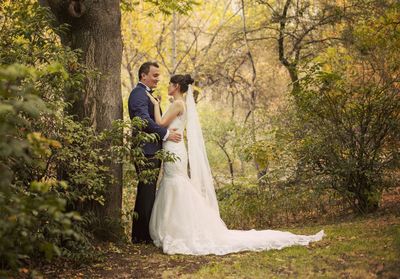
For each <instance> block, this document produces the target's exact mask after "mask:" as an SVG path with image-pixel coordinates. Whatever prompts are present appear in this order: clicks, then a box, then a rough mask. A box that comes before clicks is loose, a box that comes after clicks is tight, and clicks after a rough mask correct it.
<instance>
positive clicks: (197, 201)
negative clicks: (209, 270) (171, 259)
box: [148, 75, 324, 255]
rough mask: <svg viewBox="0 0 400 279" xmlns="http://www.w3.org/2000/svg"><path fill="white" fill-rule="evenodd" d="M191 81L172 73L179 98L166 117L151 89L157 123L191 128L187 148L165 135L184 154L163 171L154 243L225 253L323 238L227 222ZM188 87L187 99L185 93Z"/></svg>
mask: <svg viewBox="0 0 400 279" xmlns="http://www.w3.org/2000/svg"><path fill="white" fill-rule="evenodd" d="M192 83H193V79H192V78H191V76H190V75H175V76H173V77H172V78H171V80H170V84H169V88H168V95H170V96H173V98H174V102H173V103H172V104H171V106H170V107H169V109H168V111H167V112H166V113H165V114H164V115H163V117H161V114H160V107H159V103H158V101H157V100H156V99H155V98H154V97H152V95H150V94H148V95H149V98H150V100H151V102H152V103H153V104H154V114H155V119H156V122H157V124H158V125H160V126H163V127H169V128H176V129H178V131H179V132H180V133H182V134H183V132H184V129H185V128H186V132H187V141H188V152H187V151H186V147H185V144H184V142H183V141H181V142H178V143H175V142H172V141H165V142H164V145H163V148H164V149H165V150H168V151H170V152H173V153H175V154H176V155H178V157H179V158H180V160H177V161H176V162H166V163H164V175H163V177H162V178H161V183H160V187H159V190H158V192H157V196H156V200H155V203H154V207H153V211H152V215H151V219H150V228H149V229H150V236H151V238H152V239H153V241H154V244H155V245H156V246H157V247H160V248H162V249H163V251H164V253H166V254H190V255H207V254H216V255H224V254H228V253H233V252H239V251H245V250H246V251H260V250H269V249H282V248H284V247H288V246H292V245H308V244H309V243H310V242H312V241H318V240H320V239H322V237H323V236H324V232H323V231H320V232H319V233H317V234H315V235H310V236H306V235H295V234H292V233H289V232H283V231H274V230H263V231H257V230H249V231H240V230H229V229H228V228H227V227H226V225H225V223H224V222H223V221H222V219H221V218H220V215H219V209H218V203H217V199H216V195H215V190H214V186H213V180H212V176H211V171H210V167H209V163H208V159H207V155H206V151H205V146H204V140H203V134H202V132H201V127H200V123H199V120H198V116H197V112H196V108H195V102H194V99H193V92H192V87H191V84H192ZM186 92H187V96H186V101H185V98H184V95H183V94H184V93H186ZM188 161H189V168H190V177H189V176H188V171H187V170H188V167H187V166H188Z"/></svg>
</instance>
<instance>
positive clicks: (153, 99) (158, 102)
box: [147, 93, 160, 105]
mask: <svg viewBox="0 0 400 279" xmlns="http://www.w3.org/2000/svg"><path fill="white" fill-rule="evenodd" d="M147 96H149V98H150V101H151V102H152V103H153V105H159V104H160V101H159V100H158V99H156V98H154V97H153V95H151V94H150V93H147Z"/></svg>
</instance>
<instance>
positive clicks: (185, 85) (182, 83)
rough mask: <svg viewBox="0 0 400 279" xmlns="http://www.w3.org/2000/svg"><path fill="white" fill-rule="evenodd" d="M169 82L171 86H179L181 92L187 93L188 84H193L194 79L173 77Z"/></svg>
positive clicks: (179, 76) (183, 76)
mask: <svg viewBox="0 0 400 279" xmlns="http://www.w3.org/2000/svg"><path fill="white" fill-rule="evenodd" d="M170 82H171V83H173V84H179V86H180V88H181V92H182V93H185V92H186V91H188V88H189V84H193V82H194V79H193V78H192V77H191V76H190V75H189V74H187V75H174V76H172V77H171V79H170Z"/></svg>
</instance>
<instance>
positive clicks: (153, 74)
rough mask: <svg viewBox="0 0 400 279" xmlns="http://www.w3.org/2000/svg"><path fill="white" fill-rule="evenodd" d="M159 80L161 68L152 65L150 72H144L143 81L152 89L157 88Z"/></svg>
mask: <svg viewBox="0 0 400 279" xmlns="http://www.w3.org/2000/svg"><path fill="white" fill-rule="evenodd" d="M159 81H160V69H159V68H157V67H154V66H150V70H149V73H148V74H143V75H142V79H141V82H143V83H144V84H146V85H147V86H148V87H150V88H151V89H154V88H156V87H157V84H158V82H159Z"/></svg>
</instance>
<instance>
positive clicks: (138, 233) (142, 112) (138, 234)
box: [128, 83, 167, 243]
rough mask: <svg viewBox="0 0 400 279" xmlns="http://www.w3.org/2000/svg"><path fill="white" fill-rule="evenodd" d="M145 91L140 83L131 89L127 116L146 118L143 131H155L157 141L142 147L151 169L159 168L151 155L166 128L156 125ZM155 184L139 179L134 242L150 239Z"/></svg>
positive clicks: (158, 144)
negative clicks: (157, 137) (151, 164)
mask: <svg viewBox="0 0 400 279" xmlns="http://www.w3.org/2000/svg"><path fill="white" fill-rule="evenodd" d="M147 92H149V88H147V87H146V86H145V85H144V84H142V83H138V84H137V86H136V87H135V88H134V89H133V90H132V92H131V94H130V95H129V99H128V107H129V116H130V118H131V119H132V118H133V117H136V116H138V117H140V118H141V119H143V120H146V122H147V126H146V128H145V129H144V131H145V132H146V133H156V134H158V135H159V140H158V141H157V142H150V143H144V144H143V147H142V148H143V152H144V154H145V155H146V157H147V158H148V159H149V160H150V162H152V163H153V166H152V167H151V169H155V168H157V169H159V168H160V166H161V161H160V160H157V159H154V158H153V156H154V154H155V153H156V152H157V151H158V150H160V149H161V148H162V139H163V138H164V137H165V135H166V134H167V129H166V128H163V127H160V126H158V125H157V124H156V122H155V121H154V105H153V103H152V102H151V101H150V98H149V97H148V96H147ZM135 168H136V172H137V174H138V175H139V174H140V173H141V172H142V171H145V170H147V169H149V168H148V167H138V166H135ZM156 184H157V179H154V180H153V181H151V182H148V183H143V182H141V181H139V184H138V188H137V195H136V202H135V209H134V211H135V212H136V213H137V214H138V218H137V219H135V218H134V219H133V223H132V242H134V243H137V242H142V241H146V242H150V241H152V240H151V238H150V233H149V222H150V217H151V211H152V209H153V204H154V200H155V196H156Z"/></svg>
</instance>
